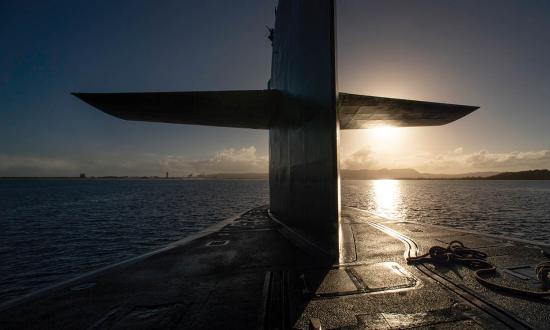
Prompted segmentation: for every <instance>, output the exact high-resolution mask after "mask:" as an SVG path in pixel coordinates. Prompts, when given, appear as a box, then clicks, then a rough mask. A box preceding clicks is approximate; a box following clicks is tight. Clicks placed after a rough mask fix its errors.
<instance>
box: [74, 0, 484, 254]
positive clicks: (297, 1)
mask: <svg viewBox="0 0 550 330" xmlns="http://www.w3.org/2000/svg"><path fill="white" fill-rule="evenodd" d="M334 11H335V4H334V0H280V1H279V5H278V7H277V12H276V20H275V27H274V28H273V29H269V39H270V40H271V41H272V46H273V54H272V68H271V79H270V82H269V86H270V90H249V91H213V92H173V93H75V94H74V95H76V96H77V97H79V98H80V99H82V100H84V101H85V102H87V103H89V104H91V105H92V106H94V107H97V108H99V109H101V110H102V111H105V112H106V113H109V114H111V115H113V116H116V117H119V118H122V119H127V120H140V121H154V122H166V123H180V124H191V125H208V126H224V127H240V128H255V129H270V132H269V157H270V158H269V159H270V160H269V172H270V174H269V182H270V203H271V211H272V213H273V214H274V215H275V216H276V217H277V218H278V219H279V220H280V221H282V222H283V223H285V224H287V225H288V226H289V227H291V228H292V229H293V230H295V231H297V232H298V233H300V234H301V235H303V236H305V237H307V238H308V239H309V240H312V241H315V243H316V244H317V245H320V246H322V247H323V249H324V250H325V251H327V252H329V253H335V254H336V252H337V251H338V246H339V242H338V220H339V212H340V188H339V187H340V184H339V168H338V139H339V129H353V128H369V127H376V126H380V125H393V126H432V125H443V124H446V123H449V122H452V121H454V120H456V119H458V118H461V117H462V116H465V115H466V114H468V113H470V112H472V111H474V110H475V109H477V107H472V106H462V105H452V104H442V103H431V102H421V101H411V100H400V99H390V98H382V97H373V96H364V95H354V94H347V93H339V94H338V93H337V87H336V50H335V44H336V43H335V24H334V20H335V12H334Z"/></svg>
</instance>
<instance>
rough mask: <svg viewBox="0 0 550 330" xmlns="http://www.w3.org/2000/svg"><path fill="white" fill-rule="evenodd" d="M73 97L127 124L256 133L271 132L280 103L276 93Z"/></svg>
mask: <svg viewBox="0 0 550 330" xmlns="http://www.w3.org/2000/svg"><path fill="white" fill-rule="evenodd" d="M74 95H75V96H77V97H78V98H80V99H81V100H83V101H84V102H86V103H88V104H90V105H92V106H94V107H96V108H98V109H100V110H102V111H104V112H106V113H108V114H110V115H113V116H115V117H118V118H121V119H126V120H139V121H152V122H163V123H177V124H191V125H207V126H223V127H240V128H257V129H267V128H269V121H270V117H271V114H273V113H276V110H277V107H278V99H279V98H278V96H279V93H278V92H277V91H275V90H248V91H212V92H162V93H74Z"/></svg>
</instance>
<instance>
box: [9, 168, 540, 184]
mask: <svg viewBox="0 0 550 330" xmlns="http://www.w3.org/2000/svg"><path fill="white" fill-rule="evenodd" d="M403 174H404V175H403ZM470 174H478V173H470ZM483 174H485V175H484V176H478V175H471V176H468V174H464V175H465V176H460V175H461V174H441V176H440V177H439V176H438V174H429V173H420V172H417V171H415V170H412V169H402V170H399V169H397V170H387V169H383V170H366V169H365V170H342V173H341V179H342V180H476V181H481V180H550V171H549V170H529V171H520V172H503V173H491V172H484V173H483ZM83 175H84V174H83ZM400 175H403V176H400ZM405 175H410V176H405ZM0 179H3V180H10V179H11V180H13V179H31V180H32V179H50V180H56V179H57V180H59V179H61V180H69V179H70V180H167V181H170V180H269V175H268V174H267V173H217V174H199V175H195V176H183V177H161V176H90V177H87V176H84V177H76V176H74V177H65V176H58V177H53V176H47V177H38V176H37V177H30V176H25V177H24V176H19V177H18V176H16V177H13V176H12V177H0Z"/></svg>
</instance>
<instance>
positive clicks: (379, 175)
mask: <svg viewBox="0 0 550 330" xmlns="http://www.w3.org/2000/svg"><path fill="white" fill-rule="evenodd" d="M496 174H498V172H472V173H463V174H433V173H421V172H418V171H417V170H415V169H412V168H404V169H386V168H384V169H380V170H367V169H363V170H341V172H340V175H341V177H342V179H343V180H375V179H462V178H487V177H490V176H494V175H496Z"/></svg>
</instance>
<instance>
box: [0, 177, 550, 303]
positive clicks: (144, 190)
mask: <svg viewBox="0 0 550 330" xmlns="http://www.w3.org/2000/svg"><path fill="white" fill-rule="evenodd" d="M268 196H269V188H268V182H267V181H262V180H227V181H213V180H186V181H183V180H38V179H36V180H16V179H14V180H0V260H1V262H0V302H2V301H6V300H9V299H12V298H15V297H17V296H20V295H23V294H25V293H29V292H32V291H35V290H37V289H40V288H43V287H46V286H49V285H52V284H54V283H57V282H60V281H62V280H66V279H69V278H72V277H74V276H76V275H79V274H82V273H84V272H86V271H90V270H94V269H97V268H99V267H102V266H105V265H109V264H112V263H115V262H118V261H121V260H124V259H127V258H129V257H132V256H136V255H140V254H143V253H146V252H149V251H151V250H154V249H156V248H159V247H162V246H165V245H166V244H168V243H170V242H174V241H176V240H178V239H181V238H184V237H186V236H188V235H190V234H192V233H194V232H197V231H199V230H201V229H203V228H205V227H207V226H209V225H211V224H214V223H216V222H218V221H221V220H223V219H226V218H228V217H230V216H232V215H234V214H237V213H240V212H244V211H247V210H248V209H250V208H252V207H255V206H260V205H263V204H267V203H268V199H269V198H268ZM342 202H343V205H345V206H355V207H359V208H362V209H365V210H369V211H372V212H375V213H378V214H381V215H384V216H387V217H391V218H394V219H397V220H414V221H419V222H426V223H430V224H440V225H445V226H451V227H456V228H462V229H473V230H478V231H480V232H485V233H491V234H500V235H507V236H513V237H517V238H522V239H528V240H534V241H538V242H543V243H548V244H550V203H549V202H550V181H399V180H375V181H343V183H342Z"/></svg>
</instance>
